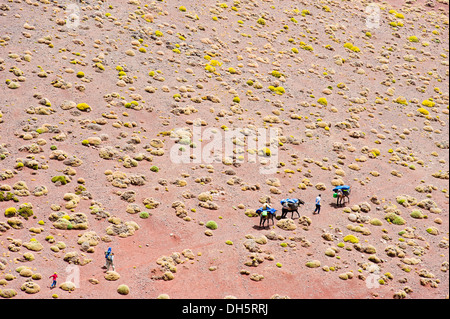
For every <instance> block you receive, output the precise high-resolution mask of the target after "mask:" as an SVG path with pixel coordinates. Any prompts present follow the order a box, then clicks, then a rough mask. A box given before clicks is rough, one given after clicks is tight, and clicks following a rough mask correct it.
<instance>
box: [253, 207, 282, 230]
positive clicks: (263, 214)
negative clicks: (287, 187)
mask: <svg viewBox="0 0 450 319" xmlns="http://www.w3.org/2000/svg"><path fill="white" fill-rule="evenodd" d="M276 211H277V210H276V209H275V208H272V207H270V206H268V205H264V207H261V208H258V209H257V210H256V214H258V215H259V216H260V220H259V226H260V227H264V224H265V223H266V220H267V227H269V226H270V225H269V221H270V220H272V222H273V224H275V221H274V218H275V217H276V215H277V214H276Z"/></svg>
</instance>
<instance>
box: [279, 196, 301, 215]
mask: <svg viewBox="0 0 450 319" xmlns="http://www.w3.org/2000/svg"><path fill="white" fill-rule="evenodd" d="M280 203H281V205H282V206H283V208H282V210H281V218H286V215H287V214H288V213H289V212H291V218H293V217H294V213H297V215H298V217H299V218H300V214H299V212H298V208H299V206H300V205H303V204H305V202H304V201H302V200H301V199H299V198H286V199H283V200H281V202H280Z"/></svg>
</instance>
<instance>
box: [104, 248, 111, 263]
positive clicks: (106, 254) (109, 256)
mask: <svg viewBox="0 0 450 319" xmlns="http://www.w3.org/2000/svg"><path fill="white" fill-rule="evenodd" d="M105 258H106V259H108V260H112V255H111V247H110V248H108V250H107V251H105Z"/></svg>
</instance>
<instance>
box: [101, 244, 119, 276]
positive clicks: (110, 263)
mask: <svg viewBox="0 0 450 319" xmlns="http://www.w3.org/2000/svg"><path fill="white" fill-rule="evenodd" d="M105 259H106V264H105V266H103V268H105V269H106V270H105V272H107V271H109V267H112V269H113V271H115V270H116V268H115V267H114V253H113V252H111V248H108V250H107V251H106V252H105Z"/></svg>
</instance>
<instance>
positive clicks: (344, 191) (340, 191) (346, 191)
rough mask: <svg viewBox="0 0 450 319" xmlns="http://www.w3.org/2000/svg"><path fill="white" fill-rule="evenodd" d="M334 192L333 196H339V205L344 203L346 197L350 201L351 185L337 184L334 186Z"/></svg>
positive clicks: (337, 203)
mask: <svg viewBox="0 0 450 319" xmlns="http://www.w3.org/2000/svg"><path fill="white" fill-rule="evenodd" d="M333 192H334V193H333V197H334V198H337V202H336V205H337V206H340V205H344V204H345V199H346V198H347V200H348V202H350V186H347V185H343V186H336V187H335V188H333Z"/></svg>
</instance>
